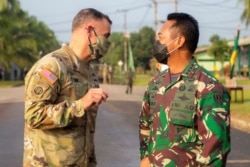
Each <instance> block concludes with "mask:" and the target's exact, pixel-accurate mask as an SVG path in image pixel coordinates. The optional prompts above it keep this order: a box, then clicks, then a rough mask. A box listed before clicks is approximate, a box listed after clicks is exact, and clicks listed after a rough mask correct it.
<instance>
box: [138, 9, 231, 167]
mask: <svg viewBox="0 0 250 167" xmlns="http://www.w3.org/2000/svg"><path fill="white" fill-rule="evenodd" d="M198 39H199V29H198V23H197V21H196V20H195V19H194V18H193V17H192V16H190V15H188V14H185V13H171V14H169V15H168V18H167V21H166V22H165V23H164V25H163V26H162V28H161V29H160V31H159V33H158V40H157V41H156V42H155V44H154V47H153V52H154V53H153V55H154V57H155V58H156V59H157V61H158V62H159V63H164V64H167V65H168V67H169V68H167V69H165V70H163V71H160V72H159V73H158V74H156V75H155V76H154V77H153V78H152V80H151V81H150V82H149V84H148V87H147V90H146V91H145V94H144V98H143V103H142V110H141V113H140V117H139V128H140V155H141V163H140V166H141V167H184V166H185V167H204V166H214V167H219V166H225V165H226V159H227V155H228V153H229V152H230V96H229V94H228V91H227V90H226V89H225V88H224V86H223V85H222V84H221V83H219V82H218V80H217V79H216V78H214V76H212V75H211V74H210V73H209V72H208V71H206V70H205V69H204V68H202V67H201V66H199V65H198V64H197V62H196V60H195V58H194V57H193V53H194V51H195V49H196V47H197V44H198Z"/></svg>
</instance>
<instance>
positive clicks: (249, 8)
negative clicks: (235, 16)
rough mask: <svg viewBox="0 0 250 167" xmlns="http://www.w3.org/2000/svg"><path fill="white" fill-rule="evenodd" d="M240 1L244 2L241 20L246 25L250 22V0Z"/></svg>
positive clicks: (240, 0)
mask: <svg viewBox="0 0 250 167" xmlns="http://www.w3.org/2000/svg"><path fill="white" fill-rule="evenodd" d="M238 1H239V2H240V3H243V4H244V9H243V11H242V14H241V17H240V18H241V21H242V22H243V23H245V25H246V26H248V25H249V24H250V1H249V0H238Z"/></svg>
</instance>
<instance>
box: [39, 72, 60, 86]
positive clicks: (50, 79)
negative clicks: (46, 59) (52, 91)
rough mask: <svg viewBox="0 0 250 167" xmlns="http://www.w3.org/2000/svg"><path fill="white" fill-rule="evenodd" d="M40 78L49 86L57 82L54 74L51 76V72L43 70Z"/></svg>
mask: <svg viewBox="0 0 250 167" xmlns="http://www.w3.org/2000/svg"><path fill="white" fill-rule="evenodd" d="M40 74H41V76H42V77H43V78H44V79H46V80H47V81H48V82H49V83H50V84H54V83H55V82H56V80H57V77H56V75H55V74H53V73H52V72H51V71H49V70H48V69H43V70H42V71H41V73H40Z"/></svg>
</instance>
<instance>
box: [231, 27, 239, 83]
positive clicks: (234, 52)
mask: <svg viewBox="0 0 250 167" xmlns="http://www.w3.org/2000/svg"><path fill="white" fill-rule="evenodd" d="M239 37H240V29H239V28H237V30H236V36H235V39H234V47H233V52H232V54H231V57H230V79H232V78H233V74H234V66H235V61H236V58H237V56H238V45H239Z"/></svg>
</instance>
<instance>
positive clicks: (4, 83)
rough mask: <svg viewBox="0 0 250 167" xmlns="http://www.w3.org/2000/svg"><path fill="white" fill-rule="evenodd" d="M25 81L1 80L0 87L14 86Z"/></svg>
mask: <svg viewBox="0 0 250 167" xmlns="http://www.w3.org/2000/svg"><path fill="white" fill-rule="evenodd" d="M22 84H23V81H21V80H17V81H0V88H6V87H14V86H19V85H22Z"/></svg>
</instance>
